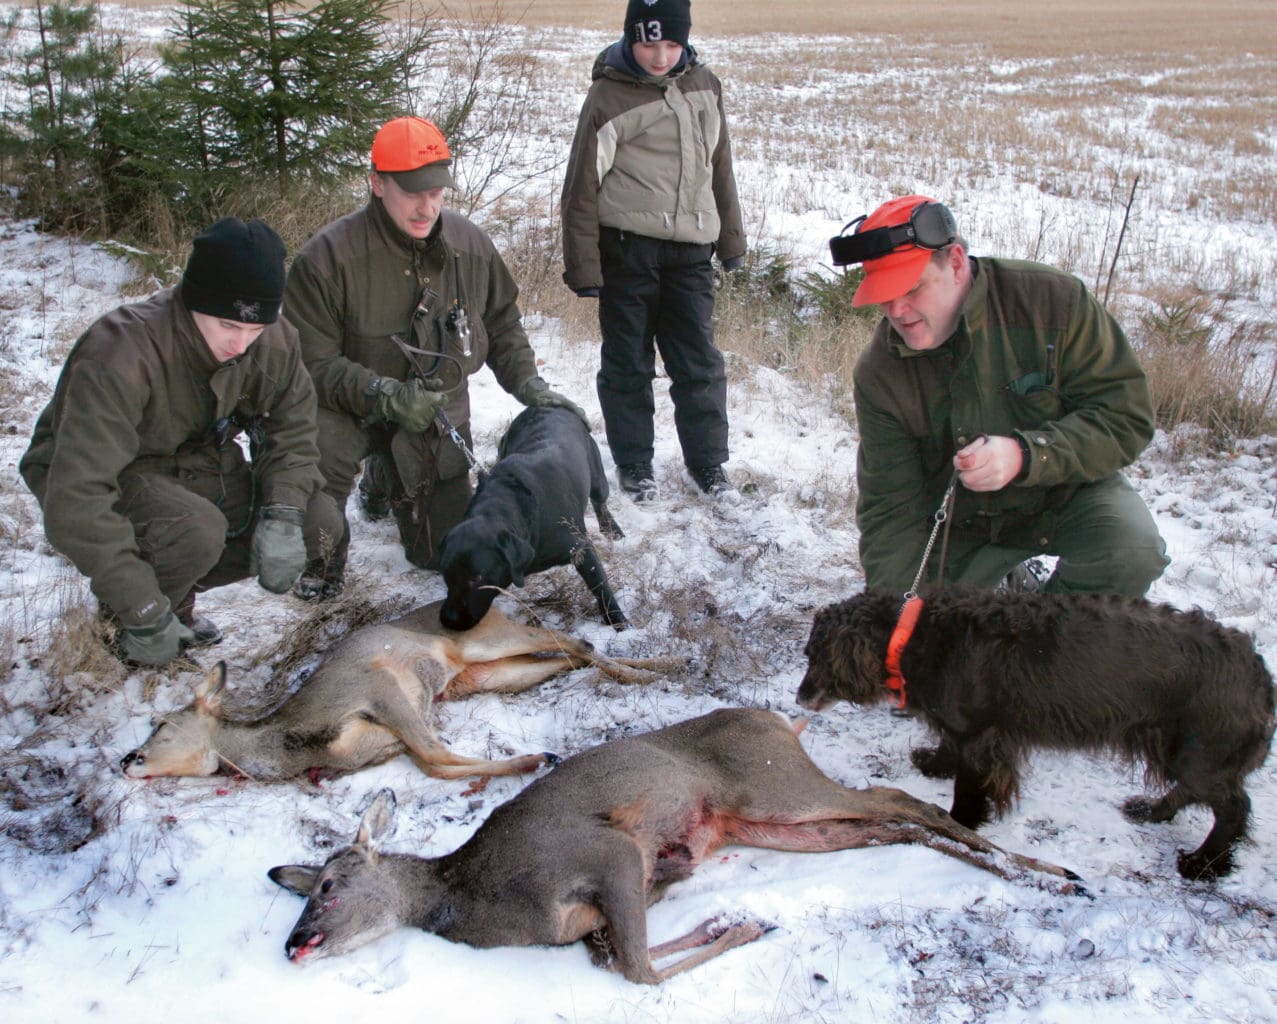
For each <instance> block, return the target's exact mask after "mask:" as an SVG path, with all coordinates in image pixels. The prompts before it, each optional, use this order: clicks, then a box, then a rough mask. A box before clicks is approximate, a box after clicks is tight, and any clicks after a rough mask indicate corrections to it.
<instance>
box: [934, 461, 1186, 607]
mask: <svg viewBox="0 0 1277 1024" xmlns="http://www.w3.org/2000/svg"><path fill="white" fill-rule="evenodd" d="M1008 532H1010V533H1013V534H1014V536H1013V537H1012V538H1008V539H1006V540H1005V541H1003V542H1001V543H994V544H991V543H989V540H988V533H987V532H978V531H971V530H965V529H962V528H960V527H959V526H957V525H955V526H954V528H953V530H952V531H951V532H950V535H949V541H948V550H947V554H946V560H945V567H944V580H945V582H946V583H968V584H971V585H973V586H980V587H991V586H994V585H996V584H997V583H998V581H1000V580H1001V579H1002V578H1003V577H1004V576H1006V574H1007V573H1009V572H1010V571H1011V570H1012V569H1013V568H1015V567H1016V566H1017V565H1019V564H1020V563H1021V562H1023V561H1024V560H1025V559H1028V558H1033V557H1035V556H1037V555H1056V556H1058V558H1059V561H1058V563H1057V564H1056V568H1055V572H1054V573H1053V574H1052V576H1051V578H1050V580H1048V581H1047V584H1046V587H1045V588H1044V589H1045V590H1047V591H1050V592H1053V593H1058V594H1076V593H1112V594H1127V595H1129V596H1131V597H1142V596H1143V595H1144V594H1145V593H1147V591H1148V588H1149V587H1150V586H1151V585H1152V583H1153V581H1154V580H1156V579H1157V578H1158V577H1159V576H1161V575H1162V572H1163V570H1165V568H1166V566H1167V565H1169V564H1170V559H1169V558H1167V557H1166V542H1165V541H1163V540H1162V537H1161V534H1159V533H1158V532H1157V524H1156V523H1155V522H1154V521H1153V515H1152V513H1151V512H1149V510H1148V506H1147V505H1145V504H1144V501H1143V499H1142V498H1141V497H1140V496H1139V494H1138V493H1136V491H1135V488H1134V487H1132V486H1131V484H1130V482H1129V481H1128V480H1127V479H1126V477H1125V476H1123V475H1122V474H1121V473H1113V474H1112V475H1111V476H1108V477H1105V478H1104V479H1103V480H1099V481H1096V482H1095V483H1093V484H1086V485H1085V486H1083V487H1081V488H1079V489H1078V491H1077V493H1076V494H1075V495H1074V496H1073V498H1072V499H1071V500H1070V501H1069V502H1068V504H1066V505H1065V506H1064V507H1063V508H1061V509H1058V510H1056V511H1055V512H1053V513H1051V514H1050V515H1049V516H1043V517H1042V518H1041V519H1040V520H1038V521H1036V522H1034V523H1031V524H1026V525H1022V526H1019V527H1017V528H1016V529H1014V530H1013V531H1003V535H1004V536H1005V534H1006V533H1008ZM933 564H934V563H933Z"/></svg>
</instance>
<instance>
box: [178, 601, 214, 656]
mask: <svg viewBox="0 0 1277 1024" xmlns="http://www.w3.org/2000/svg"><path fill="white" fill-rule="evenodd" d="M173 614H174V615H176V616H177V621H178V622H180V623H181V624H182V625H183V626H185V627H186V628H187V629H189V630H190V631H191V632H192V633H194V634H195V639H194V640H190V641H187V644H186V646H187V647H212V646H213V644H220V643H221V642H222V631H221V630H220V629H218V628H217V623H215V622H213V621H212V620H211V619H206V618H204V616H202V615H196V614H195V592H194V591H192V592H191V593H189V594H187V595H186V597H185V598H183V599H182V601H181V602H180V603H179V604H178V606H177V607H176V608H174V609H173Z"/></svg>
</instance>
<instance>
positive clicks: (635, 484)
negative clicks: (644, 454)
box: [616, 462, 660, 501]
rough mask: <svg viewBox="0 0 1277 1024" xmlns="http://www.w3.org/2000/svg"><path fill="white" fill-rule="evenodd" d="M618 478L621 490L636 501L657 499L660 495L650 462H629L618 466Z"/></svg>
mask: <svg viewBox="0 0 1277 1024" xmlns="http://www.w3.org/2000/svg"><path fill="white" fill-rule="evenodd" d="M616 478H617V480H618V481H619V482H620V484H621V490H623V491H624V492H625V493H626V494H628V495H629V496H630V497H631V498H633V499H634V500H635V501H655V500H656V499H657V498H659V497H660V492H659V491H658V490H657V489H656V480H655V479H654V478H653V474H652V464H651V463H650V462H627V463H626V464H625V465H623V466H617V467H616Z"/></svg>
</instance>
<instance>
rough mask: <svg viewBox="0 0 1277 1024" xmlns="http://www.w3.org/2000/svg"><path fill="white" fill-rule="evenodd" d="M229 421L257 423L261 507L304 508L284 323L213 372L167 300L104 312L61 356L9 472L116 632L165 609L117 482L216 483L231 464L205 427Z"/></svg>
mask: <svg viewBox="0 0 1277 1024" xmlns="http://www.w3.org/2000/svg"><path fill="white" fill-rule="evenodd" d="M232 414H234V416H235V418H236V420H237V422H238V423H239V424H241V425H247V424H249V423H250V422H251V421H253V420H254V419H256V418H259V417H260V420H259V422H260V424H261V427H262V437H263V442H262V444H261V445H260V446H258V449H257V452H256V458H255V461H254V467H253V468H254V472H255V473H256V474H257V479H258V488H259V495H260V498H259V504H261V505H267V504H281V505H292V506H294V507H296V508H301V509H304V508H306V506H307V504H308V503H309V501H310V498H311V496H312V495H313V494H314V493H315V492H316V491H317V490H318V489H319V487H320V485H321V484H322V483H323V478H322V477H321V476H320V474H319V449H318V448H317V447H316V444H315V391H314V388H313V387H312V385H311V381H310V377H309V375H308V374H307V373H306V369H305V367H304V366H303V365H302V361H301V353H300V351H299V349H298V346H297V332H296V331H295V330H293V328H292V326H291V325H290V324H289V323H288V322H287V321H286V320H283V319H281V320H277V321H276V322H275V323H273V324H270V325H268V326H267V327H266V329H265V330H264V331H262V333H261V334H260V335H259V336H258V338H257V340H256V341H254V342H253V344H252V345H251V346H250V347H249V348H248V350H247V351H246V352H245V353H244V354H243V355H241V356H239V357H237V358H235V359H232V360H230V361H228V362H225V363H219V362H218V361H217V360H216V359H215V358H214V356H213V353H212V352H211V351H210V350H209V347H208V344H207V343H206V342H205V341H204V337H203V335H201V334H200V333H199V330H198V328H197V327H196V326H195V322H194V321H193V320H192V319H191V314H190V312H189V311H188V310H187V308H186V306H185V304H184V303H183V302H182V297H181V294H180V292H179V291H178V289H177V288H169V289H167V290H165V291H162V292H158V293H156V294H155V295H153V296H151V297H150V298H149V299H146V300H145V301H143V302H138V303H131V304H129V305H125V306H120V307H119V308H118V309H115V310H113V311H112V312H110V313H107V314H106V315H105V316H103V317H102V318H101V319H99V320H98V321H96V322H95V323H94V324H93V325H92V326H91V327H89V329H88V330H87V331H85V332H84V334H82V335H81V336H80V338H79V340H78V341H76V343H75V347H74V348H72V350H71V354H70V355H68V356H67V361H66V365H65V366H64V367H63V369H62V374H61V376H60V377H59V378H58V384H57V387H56V389H55V390H54V393H53V398H52V400H51V401H50V402H49V404H48V405H47V406H46V407H45V409H44V411H43V412H42V413H41V414H40V418H39V419H38V420H37V421H36V425H35V431H34V433H33V435H32V437H31V445H30V447H28V448H27V451H26V454H25V455H23V457H22V461H21V462H20V463H19V466H18V468H19V472H21V474H22V478H23V480H25V481H26V483H27V486H28V487H30V488H31V491H32V493H33V494H34V495H35V496H36V499H37V500H38V501H39V503H40V507H41V508H42V509H43V511H44V533H45V536H46V537H47V538H48V541H49V543H50V544H51V545H52V546H53V547H54V548H55V549H56V550H57V551H60V552H61V553H62V554H64V555H65V556H66V557H67V558H69V559H70V560H71V561H72V562H73V563H74V564H75V567H76V568H77V569H79V570H80V572H82V573H83V574H84V575H85V576H87V577H88V578H89V581H90V586H91V587H92V590H93V593H94V595H95V596H96V597H97V599H98V601H99V602H100V603H101V604H102V605H103V606H104V607H106V608H109V609H111V610H112V611H113V612H115V614H116V615H117V616H119V618H120V620H121V622H122V623H123V624H124V625H125V626H135V625H143V624H146V623H149V622H152V621H154V619H155V616H156V615H157V614H161V613H162V611H163V605H164V604H165V601H166V599H165V598H164V597H163V595H162V594H161V593H160V588H159V584H158V583H157V581H156V578H155V573H154V572H153V571H152V569H151V567H150V565H149V564H148V563H147V562H146V561H144V560H143V558H142V556H141V554H140V552H139V549H138V544H137V540H136V538H135V535H134V529H133V524H132V523H131V522H130V521H129V519H128V518H127V517H126V516H125V515H124V514H123V512H121V511H120V509H119V507H118V503H119V500H120V478H121V476H122V475H123V474H125V473H127V472H154V473H161V474H164V475H166V476H176V477H178V478H179V479H180V478H182V477H183V476H185V475H187V474H201V475H202V474H210V473H211V474H217V473H219V472H221V471H222V470H223V468H224V467H226V466H228V465H230V463H229V462H228V461H227V459H226V457H225V455H224V453H222V452H220V451H219V449H218V446H217V443H216V438H215V432H214V424H215V423H216V422H217V421H218V420H219V419H222V418H223V417H230V416H232ZM227 444H229V445H235V444H236V442H234V441H231V440H228V441H227ZM233 454H234V455H235V460H234V465H236V466H242V464H243V462H242V456H240V455H239V454H238V453H237V452H236V453H233Z"/></svg>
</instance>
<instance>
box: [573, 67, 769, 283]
mask: <svg viewBox="0 0 1277 1024" xmlns="http://www.w3.org/2000/svg"><path fill="white" fill-rule="evenodd" d="M621 46H622V43H614V44H612V45H611V46H609V47H608V48H607V49H605V50H604V51H603V52H602V53H600V54H599V55H598V57H597V58H596V59H595V62H594V67H593V70H592V72H591V78H592V81H593V84H592V85H591V86H590V91H589V93H588V94H587V95H586V98H585V103H584V104H583V105H582V107H581V113H580V117H579V118H578V120H577V126H576V135H575V137H574V138H573V140H572V151H571V153H570V154H569V156H568V167H567V174H566V177H565V179H564V182H563V196H562V202H561V204H560V205H561V212H562V217H563V263H564V268H565V269H564V273H563V280H564V282H566V284H567V286H568V287H569V288H571V289H573V290H574V291H577V290H580V289H582V288H599V287H601V286H602V284H603V269H602V263H601V260H600V258H599V226H600V225H602V226H604V227H610V228H617V229H619V230H621V231H632V232H634V233H635V234H638V235H645V236H646V237H648V238H658V239H662V240H668V241H674V242H695V243H702V244H704V243H710V242H712V243H714V245H715V248H716V252H717V255H718V258H719V259H720V260H729V259H733V258H734V257H737V256H743V255H744V253H745V229H744V226H743V223H742V219H741V209H740V201H739V200H738V198H737V195H736V177H735V174H734V172H733V169H732V148H731V143H730V142H729V140H728V137H727V118H726V116H725V115H724V113H723V90H722V85H721V84H720V83H719V80H718V78H717V77H716V76H715V75H714V73H713V72H712V71H710V70H709V68H707V67H706V66H705V65H703V64H701V63H699V62H698V61H697V59H696V53H695V51H694V50H693V49H692V48H691V47H688V48H687V54H688V60H687V62H686V64H684V65H683V66H682V68H681V69H677V70H675V71H671V72H670V73H669V74H668V75H665V76H663V77H661V78H650V77H643V78H636V77H635V76H634V75H633V74H632V73H631V72H629V71H628V70H627V69H626V68H625V66H624V63H623V62H622V61H621V59H620V56H619V51H620V47H621Z"/></svg>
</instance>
